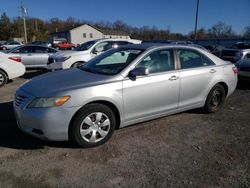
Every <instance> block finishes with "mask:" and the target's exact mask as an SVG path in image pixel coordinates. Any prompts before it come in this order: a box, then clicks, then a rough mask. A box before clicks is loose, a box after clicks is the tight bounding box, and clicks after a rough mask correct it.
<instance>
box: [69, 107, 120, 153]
mask: <svg viewBox="0 0 250 188" xmlns="http://www.w3.org/2000/svg"><path fill="white" fill-rule="evenodd" d="M115 124H116V121H115V115H114V112H113V111H112V110H111V109H110V108H109V107H107V106H106V105H103V104H90V105H87V106H86V107H84V108H83V109H82V110H81V111H80V112H79V113H78V115H77V116H76V118H75V120H74V121H73V123H72V125H71V126H70V128H69V137H70V139H71V140H72V141H73V142H74V143H75V144H77V145H78V146H80V147H84V148H89V147H95V146H98V145H101V144H103V143H105V142H106V141H107V140H108V139H109V138H110V137H111V136H112V134H113V132H114V130H115V126H116V125H115Z"/></svg>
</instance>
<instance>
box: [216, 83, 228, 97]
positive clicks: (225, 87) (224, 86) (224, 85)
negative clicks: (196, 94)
mask: <svg viewBox="0 0 250 188" xmlns="http://www.w3.org/2000/svg"><path fill="white" fill-rule="evenodd" d="M215 85H221V86H223V88H224V89H225V94H226V96H227V94H228V85H227V84H226V83H225V82H218V83H217V84H215ZM215 85H214V86H215Z"/></svg>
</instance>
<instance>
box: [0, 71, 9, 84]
mask: <svg viewBox="0 0 250 188" xmlns="http://www.w3.org/2000/svg"><path fill="white" fill-rule="evenodd" d="M7 81H8V77H7V75H6V74H5V72H3V71H2V70H0V87H2V86H4V85H5V84H6V83H7Z"/></svg>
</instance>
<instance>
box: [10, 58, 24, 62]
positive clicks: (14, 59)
mask: <svg viewBox="0 0 250 188" xmlns="http://www.w3.org/2000/svg"><path fill="white" fill-rule="evenodd" d="M8 59H10V60H12V61H15V62H18V63H21V62H22V60H21V58H20V57H9V58H8Z"/></svg>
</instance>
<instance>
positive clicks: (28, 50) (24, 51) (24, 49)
mask: <svg viewBox="0 0 250 188" xmlns="http://www.w3.org/2000/svg"><path fill="white" fill-rule="evenodd" d="M32 52H33V47H32V46H24V47H21V48H18V49H15V50H14V51H12V52H11V53H20V54H28V53H32Z"/></svg>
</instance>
